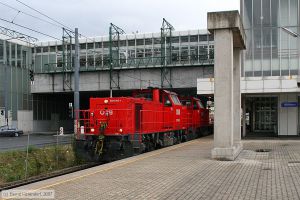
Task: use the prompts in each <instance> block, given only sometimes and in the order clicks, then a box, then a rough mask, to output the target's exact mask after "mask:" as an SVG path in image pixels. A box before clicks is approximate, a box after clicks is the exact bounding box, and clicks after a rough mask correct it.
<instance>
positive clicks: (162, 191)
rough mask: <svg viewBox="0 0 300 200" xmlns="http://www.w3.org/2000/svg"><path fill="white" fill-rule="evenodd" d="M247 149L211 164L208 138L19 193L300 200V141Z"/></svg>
mask: <svg viewBox="0 0 300 200" xmlns="http://www.w3.org/2000/svg"><path fill="white" fill-rule="evenodd" d="M243 144H244V150H243V151H242V153H241V154H240V155H239V157H238V158H237V160H236V161H216V160H212V159H210V150H211V148H212V138H211V137H206V138H201V139H198V140H194V141H190V142H187V143H182V144H180V145H176V146H172V147H168V148H164V149H160V150H158V151H154V152H150V153H146V154H142V155H139V156H135V157H131V158H128V159H124V160H120V161H117V162H113V163H109V164H106V165H102V166H99V167H95V168H91V169H87V170H84V171H80V172H76V173H73V174H69V175H65V176H61V177H57V178H53V179H49V180H45V181H41V182H38V183H34V184H30V185H27V186H23V187H20V188H18V189H33V190H41V189H54V190H55V199H72V200H75V199H84V200H88V199H139V200H140V199H151V200H152V199H172V200H173V199H230V200H231V199H284V200H287V199H300V140H263V141H259V140H244V141H243ZM256 149H269V150H270V152H256V151H255V150H256Z"/></svg>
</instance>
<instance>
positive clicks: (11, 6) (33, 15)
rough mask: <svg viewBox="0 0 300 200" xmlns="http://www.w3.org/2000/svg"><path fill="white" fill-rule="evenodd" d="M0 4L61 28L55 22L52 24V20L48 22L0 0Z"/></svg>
mask: <svg viewBox="0 0 300 200" xmlns="http://www.w3.org/2000/svg"><path fill="white" fill-rule="evenodd" d="M0 4H1V5H3V6H6V7H8V8H10V9H12V10H15V11H17V12H18V13H22V14H24V15H27V16H29V17H32V18H35V19H38V20H40V21H42V22H46V23H48V24H51V25H53V26H56V27H58V28H61V26H59V25H57V24H54V23H52V22H49V21H47V20H45V19H42V18H40V17H37V16H35V15H31V14H29V13H27V12H24V11H22V10H19V9H16V8H14V7H12V6H10V5H8V4H6V3H3V2H1V1H0Z"/></svg>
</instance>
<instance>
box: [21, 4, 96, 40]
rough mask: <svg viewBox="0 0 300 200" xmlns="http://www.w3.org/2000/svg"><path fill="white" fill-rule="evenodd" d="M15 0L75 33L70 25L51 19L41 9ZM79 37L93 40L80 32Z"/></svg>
mask: <svg viewBox="0 0 300 200" xmlns="http://www.w3.org/2000/svg"><path fill="white" fill-rule="evenodd" d="M16 1H17V2H18V3H20V4H22V5H24V6H26V7H27V8H29V9H31V10H33V11H35V12H37V13H39V14H40V15H42V16H44V17H46V18H48V19H50V20H51V21H53V22H55V23H57V24H59V25H61V26H62V27H61V28H65V29H67V30H68V31H70V32H72V33H73V34H75V32H74V31H73V29H72V28H70V27H68V26H66V25H64V24H63V23H61V22H59V21H57V20H55V19H53V18H52V17H50V16H48V15H46V14H44V13H42V12H41V11H39V10H37V9H35V8H33V7H32V6H29V5H28V4H26V3H24V2H22V1H20V0H16ZM79 37H84V38H86V39H87V40H90V41H92V42H94V40H92V39H90V38H88V37H86V36H84V35H82V34H80V33H79Z"/></svg>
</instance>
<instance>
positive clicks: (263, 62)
mask: <svg viewBox="0 0 300 200" xmlns="http://www.w3.org/2000/svg"><path fill="white" fill-rule="evenodd" d="M241 15H242V18H243V23H244V28H245V32H246V36H247V44H246V45H247V50H246V52H245V54H244V69H243V73H242V76H245V77H260V76H263V77H264V76H291V75H298V73H299V40H298V38H297V37H295V35H293V34H291V32H294V33H298V32H299V1H298V0H241ZM287 30H288V31H287Z"/></svg>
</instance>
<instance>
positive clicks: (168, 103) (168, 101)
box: [164, 96, 172, 107]
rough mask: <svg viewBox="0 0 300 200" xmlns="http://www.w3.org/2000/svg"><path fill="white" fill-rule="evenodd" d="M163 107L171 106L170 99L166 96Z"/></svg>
mask: <svg viewBox="0 0 300 200" xmlns="http://www.w3.org/2000/svg"><path fill="white" fill-rule="evenodd" d="M164 106H166V107H170V106H172V103H171V101H170V98H169V97H168V96H165V99H164Z"/></svg>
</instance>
